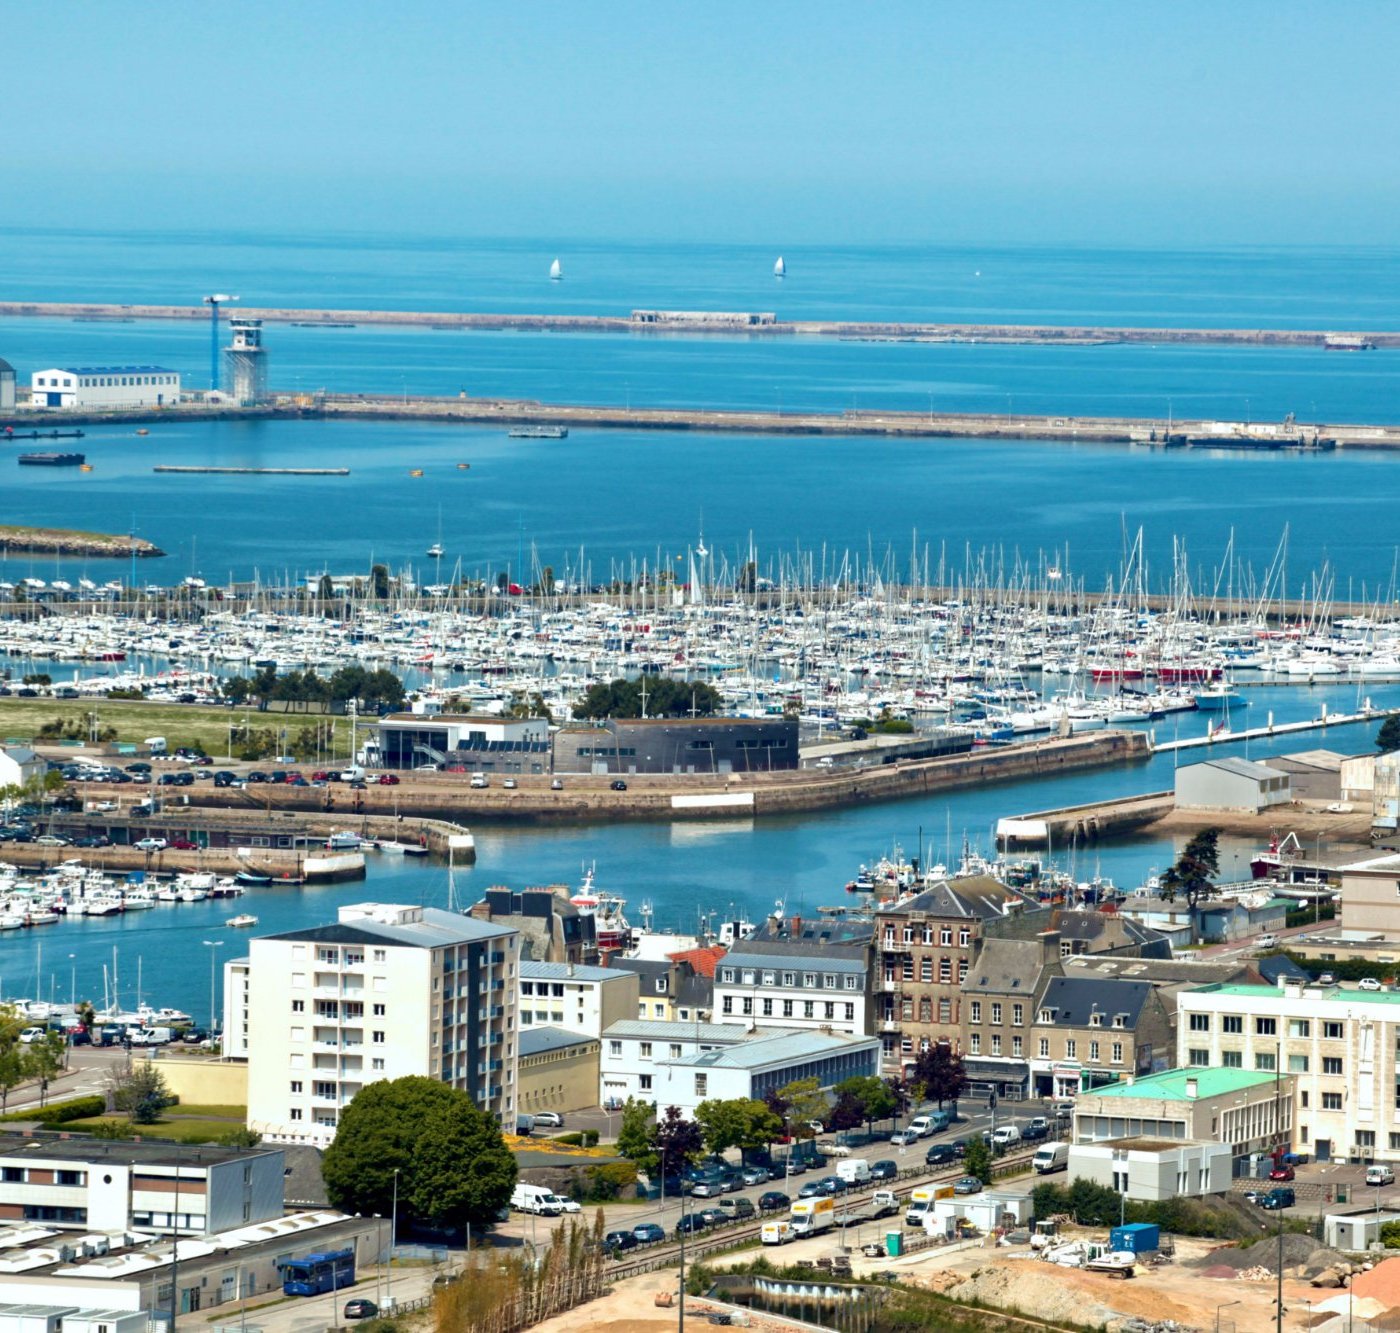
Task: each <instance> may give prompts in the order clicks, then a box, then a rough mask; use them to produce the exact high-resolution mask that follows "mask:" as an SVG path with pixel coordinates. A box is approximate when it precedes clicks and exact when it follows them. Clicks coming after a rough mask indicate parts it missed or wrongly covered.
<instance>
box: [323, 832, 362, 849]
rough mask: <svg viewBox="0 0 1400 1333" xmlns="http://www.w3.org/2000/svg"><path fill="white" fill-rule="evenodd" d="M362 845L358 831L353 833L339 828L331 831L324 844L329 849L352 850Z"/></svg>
mask: <svg viewBox="0 0 1400 1333" xmlns="http://www.w3.org/2000/svg"><path fill="white" fill-rule="evenodd" d="M362 845H363V839H362V838H361V837H360V835H359V834H358V833H353V832H351V831H350V830H349V829H340V830H337V831H336V832H335V833H332V834H331V835H330V836H329V837H327V839H326V846H327V848H329V849H330V850H331V851H340V852H354V851H358V850H359V849H360V847H361V846H362Z"/></svg>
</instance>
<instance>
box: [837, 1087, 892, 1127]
mask: <svg viewBox="0 0 1400 1333" xmlns="http://www.w3.org/2000/svg"><path fill="white" fill-rule="evenodd" d="M833 1091H834V1092H835V1093H836V1095H837V1097H838V1098H840V1097H849V1098H850V1099H851V1102H852V1103H853V1104H854V1106H855V1107H856V1108H857V1109H858V1111H859V1113H860V1121H864V1123H865V1127H866V1128H867V1129H872V1128H873V1127H874V1125H875V1122H876V1121H877V1120H884V1119H885V1118H886V1117H887V1116H892V1115H894V1114H895V1112H896V1111H897V1110H898V1109H899V1099H898V1098H897V1097H896V1096H895V1094H894V1089H893V1088H891V1087H890V1085H889V1084H888V1083H887V1082H886V1081H885V1080H884V1079H882V1078H878V1077H876V1076H875V1075H874V1074H857V1075H856V1076H855V1077H853V1078H847V1079H842V1081H841V1082H840V1083H838V1084H837V1085H836V1087H835V1088H834V1089H833ZM858 1123H859V1122H858Z"/></svg>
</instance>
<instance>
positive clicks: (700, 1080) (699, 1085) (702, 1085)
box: [695, 1074, 710, 1097]
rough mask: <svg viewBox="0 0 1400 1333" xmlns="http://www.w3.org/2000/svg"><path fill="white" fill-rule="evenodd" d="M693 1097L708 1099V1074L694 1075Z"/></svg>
mask: <svg viewBox="0 0 1400 1333" xmlns="http://www.w3.org/2000/svg"><path fill="white" fill-rule="evenodd" d="M695 1095H696V1096H697V1097H708V1096H709V1095H710V1076H709V1075H708V1074H696V1076H695Z"/></svg>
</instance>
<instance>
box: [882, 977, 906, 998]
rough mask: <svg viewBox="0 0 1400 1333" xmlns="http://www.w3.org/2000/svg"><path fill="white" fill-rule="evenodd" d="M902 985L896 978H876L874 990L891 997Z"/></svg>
mask: <svg viewBox="0 0 1400 1333" xmlns="http://www.w3.org/2000/svg"><path fill="white" fill-rule="evenodd" d="M903 984H904V983H903V982H902V981H900V980H899V979H898V978H896V977H877V978H876V979H875V989H876V990H877V991H879V992H881V993H882V994H884V995H893V994H895V992H897V991H898V990H899V988H900V987H901V986H902V985H903Z"/></svg>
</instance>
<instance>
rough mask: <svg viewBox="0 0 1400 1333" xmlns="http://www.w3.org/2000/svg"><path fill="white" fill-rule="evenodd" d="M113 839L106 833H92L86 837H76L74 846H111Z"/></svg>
mask: <svg viewBox="0 0 1400 1333" xmlns="http://www.w3.org/2000/svg"><path fill="white" fill-rule="evenodd" d="M111 845H112V840H111V838H109V837H108V836H107V835H106V834H105V833H90V834H89V835H88V836H87V837H86V838H75V839H74V840H73V846H74V847H110V846H111Z"/></svg>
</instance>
